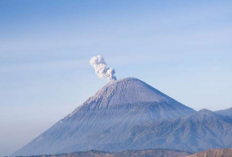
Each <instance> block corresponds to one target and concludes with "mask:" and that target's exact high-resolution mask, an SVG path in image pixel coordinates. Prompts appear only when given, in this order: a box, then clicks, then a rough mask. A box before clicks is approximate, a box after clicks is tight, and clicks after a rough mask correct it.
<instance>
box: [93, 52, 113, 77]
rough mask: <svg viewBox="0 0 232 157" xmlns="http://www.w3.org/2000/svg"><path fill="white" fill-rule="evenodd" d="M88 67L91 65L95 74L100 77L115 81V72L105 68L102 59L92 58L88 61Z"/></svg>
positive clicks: (99, 57)
mask: <svg viewBox="0 0 232 157" xmlns="http://www.w3.org/2000/svg"><path fill="white" fill-rule="evenodd" d="M90 65H92V66H93V67H94V69H95V73H96V74H97V75H98V76H99V77H100V78H104V77H106V78H107V79H108V80H110V81H111V80H117V78H116V77H115V76H114V74H115V70H114V69H112V68H107V67H106V66H107V64H106V62H105V60H104V58H103V57H101V56H94V57H92V58H91V59H90Z"/></svg>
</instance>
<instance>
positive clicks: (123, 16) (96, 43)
mask: <svg viewBox="0 0 232 157" xmlns="http://www.w3.org/2000/svg"><path fill="white" fill-rule="evenodd" d="M231 8H232V1H231V0H228V1H226V0H220V1H218V0H217V1H214V0H205V1H200V0H194V1H191V2H190V1H186V0H175V1H174V0H164V1H155V0H146V1H142V0H115V1H113V0H111V1H110V0H82V1H81V0H72V1H71V0H49V1H48V0H33V1H32V0H0V156H3V155H10V154H11V153H13V152H14V151H15V150H17V149H19V148H21V147H22V146H23V145H25V144H27V143H28V142H29V141H31V140H32V139H33V138H35V137H37V136H38V135H39V134H41V133H42V132H43V131H45V130H46V129H48V128H49V127H50V126H52V125H53V124H54V123H55V122H57V121H58V120H60V119H61V118H63V117H64V116H66V115H67V114H69V113H70V112H72V111H73V110H74V109H75V108H76V107H77V106H79V105H80V104H81V103H83V102H84V101H85V100H86V99H87V98H88V97H90V96H92V95H93V94H94V93H95V92H96V91H98V90H99V89H101V88H102V87H103V86H104V85H105V84H106V83H107V81H106V80H105V79H100V78H98V77H97V75H96V74H95V73H94V70H93V68H92V67H91V66H90V64H89V60H90V58H91V57H92V56H95V55H101V56H103V57H104V58H105V60H106V62H107V63H108V65H109V66H110V67H113V68H115V70H116V76H117V78H119V79H120V78H125V77H136V78H139V79H141V80H143V81H145V82H147V83H148V84H150V85H152V86H153V87H155V88H157V89H158V90H160V91H162V92H164V93H165V94H167V95H169V96H171V97H172V98H174V99H176V100H178V101H179V102H181V103H183V104H185V105H187V106H189V107H191V108H193V109H195V110H200V109H203V108H207V109H210V110H213V111H214V110H219V109H226V108H229V107H232V100H231V89H232V9H231Z"/></svg>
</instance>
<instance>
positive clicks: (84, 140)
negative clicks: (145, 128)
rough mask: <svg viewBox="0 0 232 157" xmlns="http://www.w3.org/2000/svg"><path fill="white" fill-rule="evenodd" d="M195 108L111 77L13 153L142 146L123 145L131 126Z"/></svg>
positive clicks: (130, 80) (134, 81)
mask: <svg viewBox="0 0 232 157" xmlns="http://www.w3.org/2000/svg"><path fill="white" fill-rule="evenodd" d="M194 112H195V111H194V110H193V109H191V108H189V107H187V106H184V105H183V104H181V103H179V102H177V101H175V100H174V99H172V98H170V97H168V96H167V95H165V94H163V93H161V92H160V91H158V90H156V89H155V88H153V87H151V86H149V85H148V84H146V83H144V82H142V81H140V80H138V79H135V78H126V79H121V80H118V81H112V82H110V83H109V84H107V85H106V86H105V87H103V88H102V89H101V90H100V91H98V92H97V93H96V94H95V95H94V96H93V97H90V98H89V99H88V100H87V101H86V102H84V103H83V104H82V105H81V106H80V107H78V108H77V109H76V110H75V111H73V112H72V113H71V114H70V115H68V116H67V117H65V118H64V119H62V120H60V121H59V122H58V123H56V124H55V125H54V126H52V127H51V128H50V129H49V130H47V131H46V132H44V133H43V134H41V135H40V136H39V137H37V138H35V139H34V140H33V141H32V142H30V143H29V144H27V145H26V146H25V147H23V148H22V149H20V150H19V151H17V152H16V153H15V154H14V155H35V154H56V153H65V152H74V151H85V150H91V149H95V150H104V151H122V150H127V149H128V148H130V149H134V148H136V149H141V148H143V147H144V145H145V144H146V142H144V143H141V144H137V145H135V147H132V146H126V142H127V141H126V140H127V137H128V136H129V135H130V131H131V129H132V128H133V127H135V126H137V125H141V124H144V123H148V122H154V121H157V120H167V119H172V118H177V117H183V116H186V115H189V114H191V113H194ZM154 147H158V146H156V145H154Z"/></svg>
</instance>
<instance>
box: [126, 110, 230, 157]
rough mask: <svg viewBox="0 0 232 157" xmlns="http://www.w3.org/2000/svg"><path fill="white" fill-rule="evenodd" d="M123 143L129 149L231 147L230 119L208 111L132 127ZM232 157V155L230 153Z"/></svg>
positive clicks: (188, 149) (200, 149) (196, 149)
mask: <svg viewBox="0 0 232 157" xmlns="http://www.w3.org/2000/svg"><path fill="white" fill-rule="evenodd" d="M127 135H129V136H128V137H127V140H126V142H125V143H124V145H125V147H127V148H128V149H131V148H133V149H136V148H141V147H143V148H144V149H148V148H167V149H176V150H182V151H190V152H199V151H202V150H208V149H213V148H230V147H232V119H231V118H230V117H224V116H221V115H218V114H216V113H214V112H212V111H209V110H201V111H199V112H197V113H194V114H192V115H189V116H186V117H181V118H176V119H171V120H164V121H157V122H154V123H147V124H143V125H139V126H136V127H134V128H133V129H132V130H131V132H130V133H128V134H127ZM231 156H232V155H231Z"/></svg>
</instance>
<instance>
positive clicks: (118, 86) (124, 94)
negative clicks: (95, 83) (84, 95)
mask: <svg viewBox="0 0 232 157" xmlns="http://www.w3.org/2000/svg"><path fill="white" fill-rule="evenodd" d="M172 100H173V99H171V98H170V97H168V96H167V95H165V94H163V93H161V92H160V91H158V90H157V89H155V88H153V87H151V86H149V85H148V84H146V83H145V82H143V81H141V80H139V79H136V78H125V79H120V80H117V81H111V82H110V83H108V84H107V85H106V86H105V87H103V88H102V89H101V90H99V91H98V92H97V93H96V94H95V95H94V96H93V97H91V98H89V99H88V100H87V101H86V103H85V104H89V103H91V102H93V101H94V102H97V103H96V104H98V105H100V106H99V107H109V106H113V105H118V104H120V105H122V104H137V103H141V102H147V103H149V102H168V101H172Z"/></svg>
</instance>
